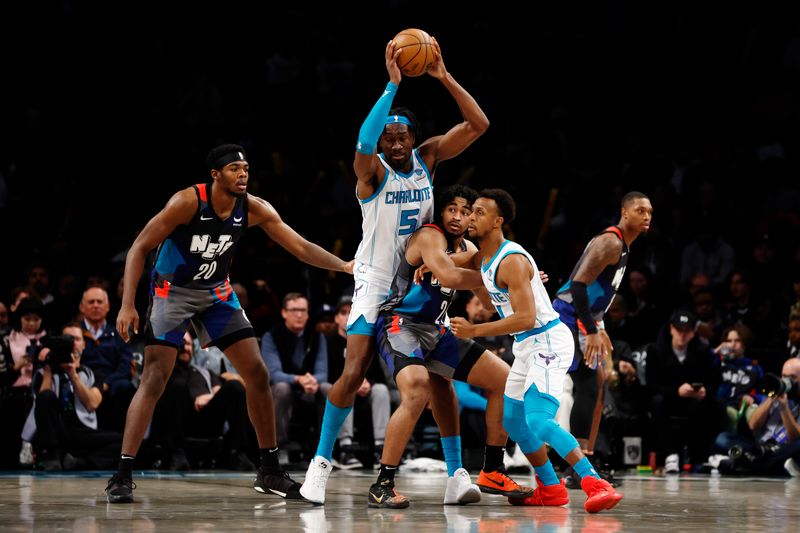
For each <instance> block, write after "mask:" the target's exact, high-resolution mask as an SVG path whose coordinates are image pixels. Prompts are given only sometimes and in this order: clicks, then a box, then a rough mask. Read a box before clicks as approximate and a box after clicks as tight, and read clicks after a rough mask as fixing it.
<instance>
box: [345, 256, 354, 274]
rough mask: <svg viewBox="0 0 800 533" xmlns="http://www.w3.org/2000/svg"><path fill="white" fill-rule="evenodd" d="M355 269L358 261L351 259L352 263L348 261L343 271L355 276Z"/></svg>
mask: <svg viewBox="0 0 800 533" xmlns="http://www.w3.org/2000/svg"><path fill="white" fill-rule="evenodd" d="M355 267H356V260H355V259H351V260H350V261H348V262H347V263H345V264H344V267H342V270H343V271H344V272H346V273H347V274H350V275H351V276H352V275H353V270H354V269H355Z"/></svg>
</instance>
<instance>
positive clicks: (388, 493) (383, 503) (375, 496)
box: [367, 479, 411, 509]
mask: <svg viewBox="0 0 800 533" xmlns="http://www.w3.org/2000/svg"><path fill="white" fill-rule="evenodd" d="M410 504H411V502H410V501H408V498H406V497H405V496H403V495H401V494H397V492H395V490H394V483H392V482H391V481H389V480H388V479H384V480H381V482H380V483H374V484H373V485H372V486H371V487H370V488H369V496H367V505H368V506H369V507H383V508H386V509H405V508H406V507H408V506H409V505H410Z"/></svg>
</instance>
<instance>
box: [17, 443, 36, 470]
mask: <svg viewBox="0 0 800 533" xmlns="http://www.w3.org/2000/svg"><path fill="white" fill-rule="evenodd" d="M19 464H21V465H25V466H30V465H32V464H33V446H32V445H31V443H30V442H28V441H26V440H24V441H22V447H21V448H20V449H19Z"/></svg>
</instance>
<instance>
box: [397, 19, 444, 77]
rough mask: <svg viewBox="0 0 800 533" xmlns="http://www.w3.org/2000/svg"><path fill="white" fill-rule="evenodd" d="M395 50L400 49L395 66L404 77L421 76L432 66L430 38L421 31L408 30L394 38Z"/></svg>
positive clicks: (432, 56) (432, 55) (432, 57)
mask: <svg viewBox="0 0 800 533" xmlns="http://www.w3.org/2000/svg"><path fill="white" fill-rule="evenodd" d="M393 40H394V43H395V47H396V48H402V51H401V52H400V56H399V57H398V58H397V66H398V67H400V72H402V73H403V75H404V76H411V77H412V78H414V77H416V76H422V75H423V74H425V71H427V70H428V67H430V66H431V64H433V60H434V57H435V56H434V54H433V43H432V42H431V36H430V35H428V34H427V33H426V32H424V31H422V30H418V29H416V28H408V29H406V30H403V31H401V32H400V33H398V34H397V35H395V36H394V39H393Z"/></svg>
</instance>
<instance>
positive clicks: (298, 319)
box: [261, 292, 331, 452]
mask: <svg viewBox="0 0 800 533" xmlns="http://www.w3.org/2000/svg"><path fill="white" fill-rule="evenodd" d="M308 310H309V302H308V298H306V297H305V296H304V295H303V294H301V293H299V292H290V293H288V294H287V295H286V296H284V297H283V303H282V308H281V316H282V317H283V321H281V322H280V323H278V324H277V325H275V326H274V327H273V328H272V329H271V330H270V331H268V332H267V333H265V334H264V336H263V337H262V339H261V357H262V358H263V359H264V362H265V363H266V364H267V368H268V369H269V375H270V379H271V383H272V396H273V398H274V401H275V429H276V434H277V437H278V446H281V447H282V446H284V445H286V444H288V443H289V441H290V439H289V437H290V435H289V429H290V423H291V422H292V420H293V419H292V415H293V413H294V412H295V408H297V409H296V410H297V414H296V417H295V418H296V419H297V420H296V421H297V422H301V424H302V426H303V427H305V428H306V432H305V433H304V440H303V442H301V443H300V445H301V447H302V448H303V449H305V450H306V451H309V452H310V450H311V446H312V445H313V443H315V442H316V441H317V438H316V436H315V435H314V434H313V433H311V432H309V431H307V429H308V428H309V427H313V428H317V429H318V428H319V422H320V421H321V420H322V412H323V410H324V408H325V400H326V398H327V396H328V389H330V386H331V385H330V382H329V381H328V344H327V342H326V341H325V337H324V336H323V335H322V334H321V333H318V332H316V331H314V326H313V324H311V322H310V321H309V311H308ZM299 417H302V420H300V418H299ZM312 441H313V442H312Z"/></svg>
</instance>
